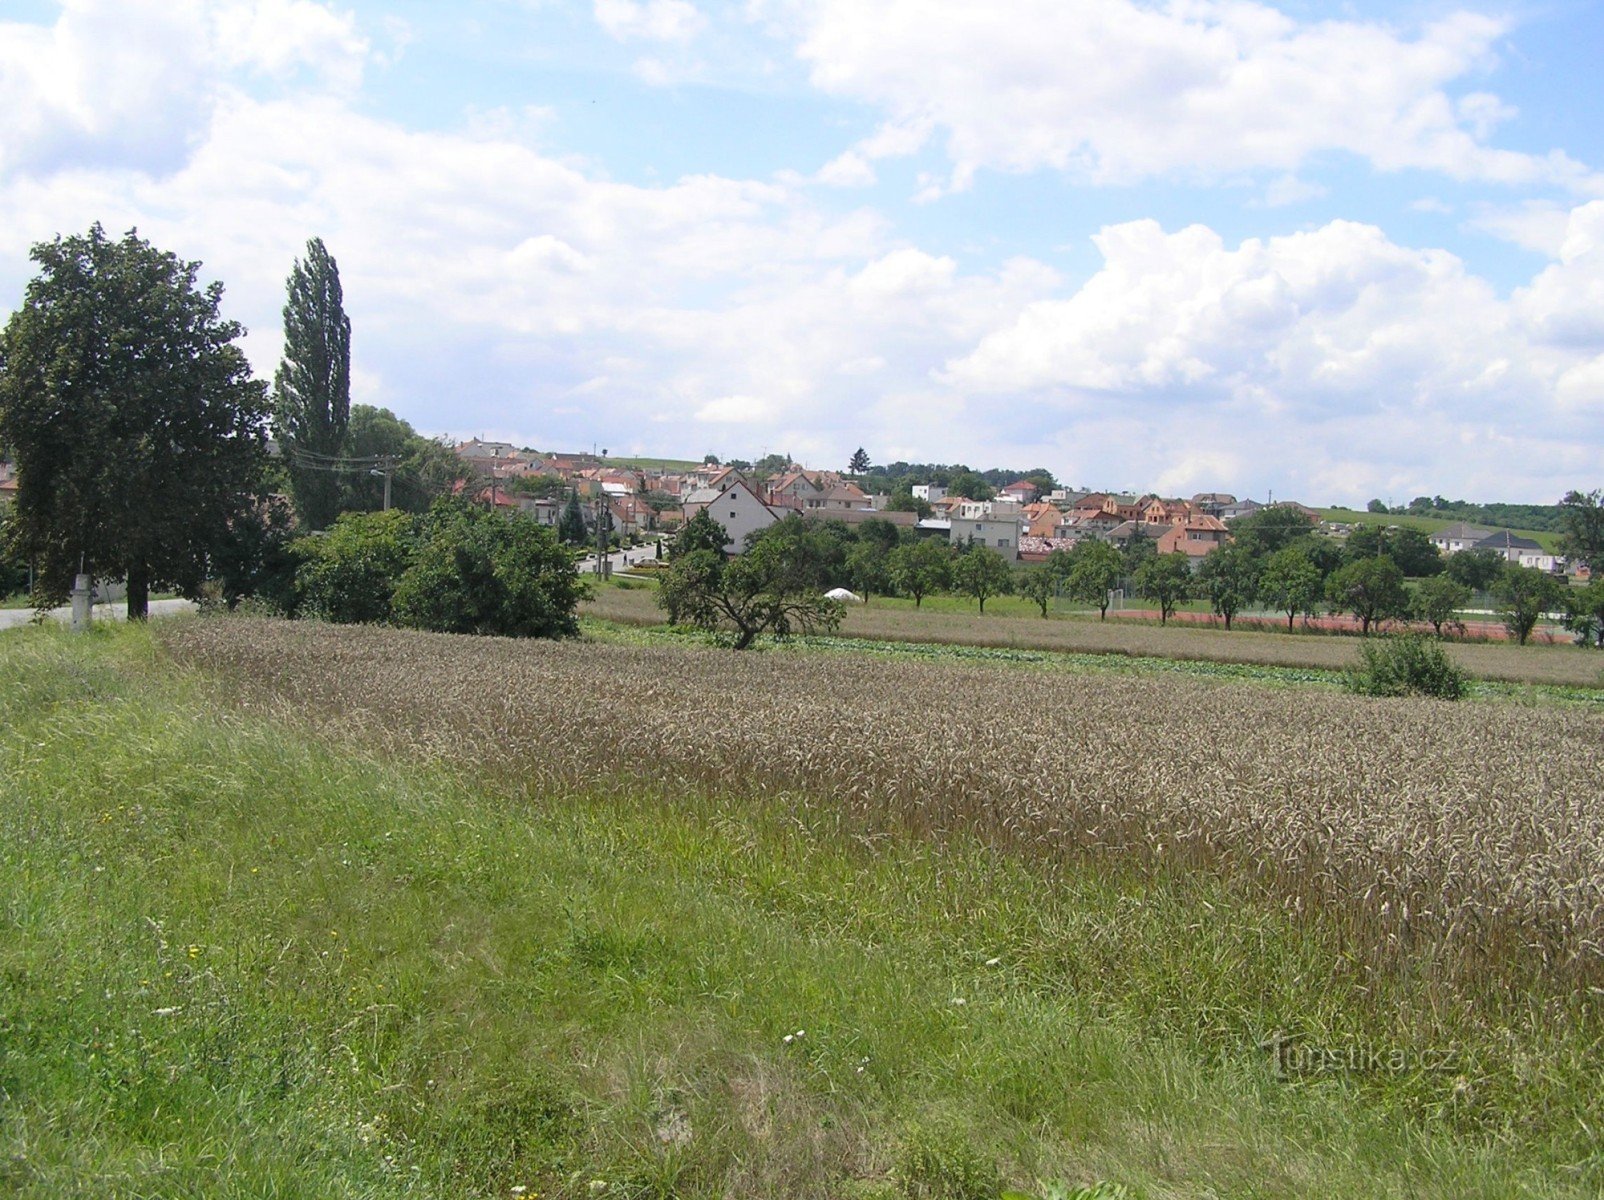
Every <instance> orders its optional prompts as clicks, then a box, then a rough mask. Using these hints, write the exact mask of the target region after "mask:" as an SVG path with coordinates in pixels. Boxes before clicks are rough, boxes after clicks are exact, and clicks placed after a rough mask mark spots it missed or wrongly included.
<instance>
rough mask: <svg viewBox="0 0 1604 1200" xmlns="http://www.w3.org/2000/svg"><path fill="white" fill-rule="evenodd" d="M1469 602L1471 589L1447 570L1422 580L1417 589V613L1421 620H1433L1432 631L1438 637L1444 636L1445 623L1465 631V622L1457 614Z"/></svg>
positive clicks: (1459, 630) (1451, 627)
mask: <svg viewBox="0 0 1604 1200" xmlns="http://www.w3.org/2000/svg"><path fill="white" fill-rule="evenodd" d="M1469 602H1470V589H1469V588H1468V587H1466V586H1465V585H1464V584H1462V583H1460V582H1459V581H1458V580H1456V579H1454V578H1453V576H1451V575H1449V574H1448V573H1447V572H1446V571H1445V572H1443V573H1442V574H1441V575H1433V576H1432V577H1431V578H1430V579H1425V580H1422V581H1421V584H1420V586H1419V587H1418V588H1417V589H1416V590H1415V613H1416V615H1418V616H1419V617H1420V619H1421V620H1423V621H1429V622H1431V628H1432V631H1433V632H1434V633H1436V635H1437V636H1438V637H1442V631H1443V626H1444V625H1446V626H1448V627H1449V628H1450V629H1455V630H1457V631H1458V632H1460V633H1463V632H1464V630H1465V623H1464V622H1463V621H1460V620H1459V619H1458V618H1457V617H1456V616H1455V614H1456V613H1458V612H1459V610H1460V609H1462V608H1464V607H1465V605H1466V604H1468V603H1469Z"/></svg>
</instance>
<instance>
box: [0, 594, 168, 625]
mask: <svg viewBox="0 0 1604 1200" xmlns="http://www.w3.org/2000/svg"><path fill="white" fill-rule="evenodd" d="M194 611H195V605H194V603H193V602H192V601H189V600H152V601H151V602H150V615H151V616H153V617H166V616H171V615H172V614H174V613H183V612H194ZM45 615H46V616H47V617H49V618H50V619H51V620H52V621H60V622H61V623H62V624H63V625H65V624H67V623H68V622H70V621H71V620H72V607H71V606H70V605H63V606H62V607H61V608H52V609H51V610H50V611H49V612H47V613H46V614H45ZM94 618H95V620H97V621H126V620H127V619H128V606H127V605H126V604H97V605H95V609H94ZM32 620H33V609H31V608H0V629H14V628H16V627H17V626H19V625H26V624H28V622H30V621H32Z"/></svg>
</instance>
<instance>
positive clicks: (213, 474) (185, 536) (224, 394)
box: [0, 224, 267, 619]
mask: <svg viewBox="0 0 1604 1200" xmlns="http://www.w3.org/2000/svg"><path fill="white" fill-rule="evenodd" d="M31 257H32V258H33V260H34V262H36V263H38V264H39V268H40V273H39V275H38V276H37V277H36V278H35V279H34V280H33V281H32V282H30V283H29V284H28V288H27V292H26V295H25V297H24V300H23V304H22V307H21V308H19V309H18V310H17V311H16V312H15V313H13V314H12V316H11V319H10V321H9V322H8V323H7V325H6V328H5V332H4V335H3V340H0V441H3V442H4V443H5V444H6V445H7V446H8V447H10V450H11V453H12V454H13V455H14V458H15V462H16V467H17V480H18V488H19V491H18V496H17V501H16V505H15V510H16V511H15V512H14V514H13V525H12V528H11V539H10V540H11V543H12V552H13V554H15V555H17V556H19V557H21V558H23V559H24V560H27V561H32V562H33V563H34V564H35V565H36V567H37V576H36V585H35V598H36V600H38V601H39V602H40V603H41V604H48V603H50V602H52V601H54V602H60V601H61V600H64V599H65V598H66V596H67V595H68V593H69V591H70V590H71V587H72V579H73V576H74V575H75V574H77V573H78V572H79V571H84V572H87V573H90V574H96V575H101V576H113V577H115V576H117V575H121V576H123V577H124V578H126V580H127V583H128V615H129V616H130V617H133V618H135V619H142V618H144V617H145V616H146V615H147V613H148V611H149V599H150V589H151V587H152V586H153V585H158V584H167V585H170V586H173V587H175V588H177V589H178V590H179V591H181V592H183V593H185V594H186V595H190V596H198V595H199V592H200V587H201V583H202V582H203V580H204V579H205V575H206V564H207V558H208V556H209V555H210V553H211V552H212V551H213V550H214V548H215V547H216V546H217V545H218V544H219V543H220V542H221V541H222V539H223V538H224V537H225V536H226V534H227V532H228V529H229V526H230V524H231V522H233V521H234V520H235V519H236V518H238V517H239V516H240V515H241V514H242V513H245V512H247V511H249V510H250V509H251V508H252V507H254V505H255V504H256V503H257V502H258V500H259V497H260V495H261V485H262V480H263V468H264V464H265V461H266V459H265V448H266V437H265V430H264V423H265V419H266V416H267V401H266V396H265V394H264V390H263V388H262V386H261V384H259V383H257V382H255V381H254V380H252V378H251V372H250V365H249V363H247V362H246V359H245V355H244V353H243V352H242V351H241V350H240V348H239V347H238V346H237V345H235V344H234V343H235V341H236V339H238V338H239V337H240V336H241V335H242V334H243V333H244V329H243V328H242V327H241V326H240V325H239V324H237V323H236V322H233V321H225V320H223V319H222V317H221V316H220V315H219V307H220V305H221V302H222V296H223V286H222V284H220V283H213V284H211V285H209V286H208V287H207V288H205V290H200V289H198V288H197V287H196V283H195V276H196V272H197V270H198V269H199V266H200V264H199V263H186V262H183V261H181V260H179V259H178V258H176V257H174V256H173V255H172V254H169V253H166V252H164V251H160V250H157V249H156V248H155V247H154V246H152V245H151V244H150V243H149V242H147V241H144V240H143V239H141V238H140V237H139V236H138V235H137V234H136V233H133V232H130V233H128V234H126V235H124V237H123V238H122V240H121V241H115V242H114V241H112V240H111V239H109V238H108V237H107V236H106V234H105V232H104V230H102V229H101V227H100V226H99V225H98V224H97V225H95V226H93V227H92V228H91V229H90V230H89V232H88V233H87V234H86V235H83V236H74V237H70V238H61V237H57V238H56V239H55V241H53V242H41V243H39V244H37V245H35V246H34V247H33V249H32V252H31Z"/></svg>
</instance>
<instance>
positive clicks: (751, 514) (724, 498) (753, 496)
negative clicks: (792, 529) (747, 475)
mask: <svg viewBox="0 0 1604 1200" xmlns="http://www.w3.org/2000/svg"><path fill="white" fill-rule="evenodd" d="M703 511H705V512H706V513H707V515H708V516H710V517H712V518H713V520H715V521H717V522H718V523H719V524H720V525H722V526H723V527H724V532H725V533H727V534H729V537H730V540H729V541H728V542H726V543H725V545H724V552H725V553H726V554H739V553H740V552H741V549H742V547H743V546H745V545H746V539H747V538H748V537H749V536H750V535H751V534H754V533H756V532H757V531H758V530H760V529H767V528H768V527H769V526H770V525H772V524H774V523H775V522H776V521H778V520H779V519H780V516H781V514H780V513H779V512H776V511H775V510H774V509H773V508H771V507H770V506H769V505H767V504H765V503H763V501H762V500H761V499H760V498H759V497H758V494H757V493H756V492H754V491H753V490H752V487H751V485H750V484H748V483H747V482H746V480H744V479H742V478H741V477H740V476H739V475H737V476H735V478H734V481H733V482H731V483H729V484H728V485H726V486H725V487H722V488H702V489H700V490H699V491H696V492H692V493H691V496H690V498H689V499H688V500H686V502H685V504H684V505H683V506H682V508H681V512H682V513H683V514H684V517H685V520H687V521H689V520H690V519H691V518H692V517H694V516H695V515H696V514H697V513H698V512H703Z"/></svg>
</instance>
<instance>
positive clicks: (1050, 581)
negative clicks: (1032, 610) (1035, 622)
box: [1014, 567, 1058, 617]
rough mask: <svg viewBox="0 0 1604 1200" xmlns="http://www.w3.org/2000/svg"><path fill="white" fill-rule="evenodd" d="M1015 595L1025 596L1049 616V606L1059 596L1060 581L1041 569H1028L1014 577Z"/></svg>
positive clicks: (1044, 615)
mask: <svg viewBox="0 0 1604 1200" xmlns="http://www.w3.org/2000/svg"><path fill="white" fill-rule="evenodd" d="M1014 594H1015V595H1016V596H1023V597H1024V598H1025V599H1026V600H1029V601H1030V602H1031V603H1032V604H1034V605H1036V607H1037V608H1039V609H1041V615H1042V616H1043V617H1046V616H1047V606H1048V605H1049V604H1051V603H1052V602H1053V597H1054V596H1055V595H1057V594H1058V580H1057V579H1055V578H1054V577H1053V576H1052V574H1050V573H1049V572H1048V571H1046V570H1044V569H1042V568H1041V567H1034V568H1027V569H1025V570H1021V571H1018V572H1016V573H1015V575H1014Z"/></svg>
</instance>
